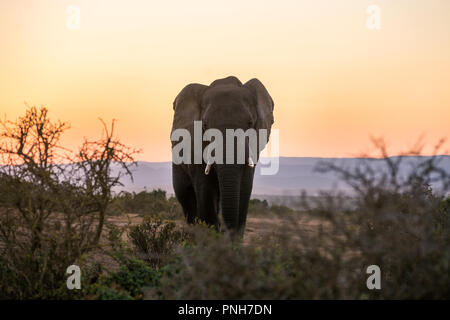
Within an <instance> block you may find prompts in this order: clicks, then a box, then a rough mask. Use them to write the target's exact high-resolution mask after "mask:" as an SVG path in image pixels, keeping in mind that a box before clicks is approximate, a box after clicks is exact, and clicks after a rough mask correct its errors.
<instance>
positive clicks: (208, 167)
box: [205, 162, 211, 175]
mask: <svg viewBox="0 0 450 320" xmlns="http://www.w3.org/2000/svg"><path fill="white" fill-rule="evenodd" d="M209 170H211V163H209V162H208V163H207V164H206V168H205V174H206V175H208V174H209Z"/></svg>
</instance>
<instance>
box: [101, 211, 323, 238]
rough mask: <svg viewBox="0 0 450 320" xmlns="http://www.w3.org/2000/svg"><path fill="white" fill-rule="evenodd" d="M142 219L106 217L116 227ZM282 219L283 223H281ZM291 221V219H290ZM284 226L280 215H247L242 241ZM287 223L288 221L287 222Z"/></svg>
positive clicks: (306, 224)
mask: <svg viewBox="0 0 450 320" xmlns="http://www.w3.org/2000/svg"><path fill="white" fill-rule="evenodd" d="M142 220H143V218H142V216H139V215H138V214H133V213H129V214H126V215H122V216H110V217H108V222H109V223H112V224H114V225H116V226H118V227H123V226H125V225H127V224H130V225H137V224H139V223H141V222H142ZM283 221H284V225H283ZM291 221H292V220H291ZM296 222H297V223H299V225H298V226H297V227H299V228H300V229H301V230H302V231H306V232H313V231H315V230H317V228H318V227H319V225H320V223H321V222H320V221H319V220H318V219H314V220H311V219H306V218H304V219H303V218H298V220H296ZM178 223H180V224H182V223H184V221H182V220H180V221H179V222H178ZM282 225H283V227H284V228H285V227H286V220H285V219H282V218H280V217H260V216H249V217H248V218H247V223H246V228H245V232H244V242H247V241H249V240H250V239H251V238H253V237H257V236H261V235H264V234H270V233H273V232H277V227H281V226H282ZM288 225H289V222H288ZM123 237H124V238H123V239H124V240H126V239H127V236H126V234H124V235H123Z"/></svg>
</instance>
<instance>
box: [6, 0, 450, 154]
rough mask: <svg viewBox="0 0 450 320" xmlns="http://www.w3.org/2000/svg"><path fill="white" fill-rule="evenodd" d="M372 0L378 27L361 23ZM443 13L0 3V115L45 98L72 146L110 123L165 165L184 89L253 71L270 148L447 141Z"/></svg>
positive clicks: (291, 150)
mask: <svg viewBox="0 0 450 320" xmlns="http://www.w3.org/2000/svg"><path fill="white" fill-rule="evenodd" d="M371 4H377V5H378V6H379V7H380V9H381V29H380V30H369V29H368V28H367V27H366V20H367V13H366V9H367V7H368V6H369V5H371ZM70 5H75V6H78V7H79V8H80V18H81V20H80V28H79V29H77V30H70V29H69V28H68V27H67V20H68V17H69V14H68V12H67V8H68V7H69V6H70ZM449 21H450V1H447V0H428V1H423V0H396V1H392V0H371V1H366V0H342V1H330V0H328V1H325V0H315V1H299V0H292V1H262V0H258V1H254V0H251V1H241V0H233V1H212V0H201V1H200V0H195V1H181V0H180V1H175V0H169V1H145V0H129V1H118V0H70V1H66V0H40V1H33V0H17V1H1V2H0V47H1V50H0V115H1V117H2V118H3V117H4V115H6V116H7V117H8V118H15V117H17V116H19V115H21V114H23V112H24V110H25V104H24V102H26V103H27V104H29V105H36V106H40V105H45V106H47V107H48V108H49V110H50V115H51V117H52V118H56V119H61V120H65V121H68V122H70V124H71V130H69V131H68V132H67V134H66V137H65V138H64V142H65V143H66V144H68V145H69V146H71V147H73V148H75V147H76V146H78V145H79V144H80V143H81V142H82V139H83V137H84V136H86V137H89V138H91V137H96V136H98V135H99V134H100V133H101V129H102V128H101V123H100V122H99V121H98V118H99V117H101V118H103V119H104V120H106V121H109V120H111V119H117V120H118V122H117V133H118V135H119V136H120V137H121V138H122V140H123V141H124V142H125V143H126V144H128V145H132V146H135V147H137V148H140V149H142V150H143V152H142V154H141V155H140V156H139V160H146V161H169V160H170V154H171V153H170V137H169V135H170V128H171V125H172V117H173V110H172V102H173V100H174V98H175V96H176V95H177V94H178V92H179V91H180V90H181V89H182V88H183V87H184V86H185V85H186V84H188V83H191V82H197V83H203V84H209V83H211V82H212V81H214V80H215V79H217V78H223V77H226V76H228V75H235V76H237V77H238V78H239V79H240V80H241V81H242V82H245V81H247V80H249V79H251V78H254V77H256V78H258V79H259V80H261V81H262V82H263V83H264V85H265V86H266V88H267V89H268V91H269V92H270V93H271V95H272V98H273V100H274V102H275V114H274V118H275V124H274V127H275V128H276V129H279V134H280V155H281V156H319V157H320V156H321V157H329V156H333V157H351V156H357V155H359V154H360V153H361V152H367V151H370V142H369V136H370V135H373V136H384V137H385V138H386V140H387V142H388V145H389V146H390V147H391V148H390V150H391V152H393V153H398V152H400V151H404V150H405V149H406V148H407V147H408V146H411V145H412V144H414V142H415V141H416V140H417V138H418V137H419V136H420V135H422V134H424V135H425V138H424V141H425V142H426V143H428V144H430V146H431V145H432V144H434V143H435V142H437V140H438V139H439V138H442V137H448V136H449V133H450V129H449V128H450V125H449V124H450V24H449ZM447 146H448V143H447ZM447 149H448V148H447ZM425 151H426V152H427V150H425ZM428 151H429V150H428Z"/></svg>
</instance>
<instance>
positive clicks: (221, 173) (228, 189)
mask: <svg viewBox="0 0 450 320" xmlns="http://www.w3.org/2000/svg"><path fill="white" fill-rule="evenodd" d="M217 177H218V180H219V189H220V202H221V203H220V204H221V207H222V216H223V220H224V222H225V226H226V227H227V229H228V230H233V231H236V230H237V229H238V224H239V200H240V199H239V197H240V186H241V178H242V165H237V164H222V165H217Z"/></svg>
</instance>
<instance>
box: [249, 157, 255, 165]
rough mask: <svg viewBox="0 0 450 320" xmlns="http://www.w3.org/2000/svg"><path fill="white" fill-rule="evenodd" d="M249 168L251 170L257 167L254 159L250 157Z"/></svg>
mask: <svg viewBox="0 0 450 320" xmlns="http://www.w3.org/2000/svg"><path fill="white" fill-rule="evenodd" d="M248 166H249V167H250V168H253V167H254V166H255V163H254V162H253V159H252V157H248Z"/></svg>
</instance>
